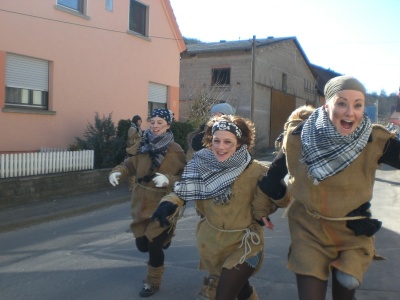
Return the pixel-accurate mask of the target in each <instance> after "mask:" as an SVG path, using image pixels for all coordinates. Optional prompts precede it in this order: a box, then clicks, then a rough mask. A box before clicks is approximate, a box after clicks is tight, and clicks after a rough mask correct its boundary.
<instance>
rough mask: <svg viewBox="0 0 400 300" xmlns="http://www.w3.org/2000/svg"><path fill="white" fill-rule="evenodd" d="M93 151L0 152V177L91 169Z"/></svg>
mask: <svg viewBox="0 0 400 300" xmlns="http://www.w3.org/2000/svg"><path fill="white" fill-rule="evenodd" d="M93 165H94V151H93V150H82V151H65V150H62V151H60V150H58V151H54V150H53V151H51V150H43V149H42V151H41V152H33V153H13V154H0V178H9V177H20V176H31V175H42V174H51V173H62V172H71V171H79V170H91V169H93Z"/></svg>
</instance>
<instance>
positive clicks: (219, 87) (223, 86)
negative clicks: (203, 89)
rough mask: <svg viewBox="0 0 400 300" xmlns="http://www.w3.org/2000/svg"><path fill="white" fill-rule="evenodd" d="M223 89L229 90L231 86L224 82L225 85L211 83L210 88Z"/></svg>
mask: <svg viewBox="0 0 400 300" xmlns="http://www.w3.org/2000/svg"><path fill="white" fill-rule="evenodd" d="M214 89H215V90H225V91H230V90H231V86H230V85H228V84H226V85H211V86H210V90H214Z"/></svg>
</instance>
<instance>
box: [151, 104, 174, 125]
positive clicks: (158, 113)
mask: <svg viewBox="0 0 400 300" xmlns="http://www.w3.org/2000/svg"><path fill="white" fill-rule="evenodd" d="M155 117H159V118H162V119H164V120H165V121H166V122H167V123H168V124H171V123H172V121H173V120H174V113H173V112H172V111H170V110H169V109H166V108H157V109H155V110H153V112H152V113H151V115H150V118H155Z"/></svg>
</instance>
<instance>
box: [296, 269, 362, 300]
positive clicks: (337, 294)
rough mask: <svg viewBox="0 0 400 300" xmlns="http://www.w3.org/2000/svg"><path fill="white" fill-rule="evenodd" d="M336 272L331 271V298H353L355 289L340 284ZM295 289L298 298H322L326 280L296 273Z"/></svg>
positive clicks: (345, 299) (326, 285)
mask: <svg viewBox="0 0 400 300" xmlns="http://www.w3.org/2000/svg"><path fill="white" fill-rule="evenodd" d="M335 273H336V272H332V299H333V300H353V299H354V295H355V293H356V290H355V289H354V290H349V289H347V288H345V287H343V286H341V285H340V283H339V282H338V280H337V279H336V275H335ZM296 279H297V290H298V293H299V300H324V299H325V297H326V290H327V287H328V281H325V280H321V279H318V278H316V277H312V276H305V275H298V274H296Z"/></svg>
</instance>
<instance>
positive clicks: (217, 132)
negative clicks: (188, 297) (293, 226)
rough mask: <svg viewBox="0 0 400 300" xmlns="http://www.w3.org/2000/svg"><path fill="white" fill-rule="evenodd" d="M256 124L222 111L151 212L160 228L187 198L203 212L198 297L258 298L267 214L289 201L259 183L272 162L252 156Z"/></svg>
mask: <svg viewBox="0 0 400 300" xmlns="http://www.w3.org/2000/svg"><path fill="white" fill-rule="evenodd" d="M254 141H255V129H254V124H253V123H252V122H251V121H250V120H247V119H244V118H241V117H238V116H233V115H224V116H221V117H215V118H213V119H212V120H210V121H209V122H208V124H207V126H206V130H205V133H204V142H205V143H204V144H205V148H204V149H202V150H199V151H198V152H196V153H194V155H193V158H192V160H190V161H189V162H188V164H187V165H186V167H185V169H184V171H183V174H182V178H181V180H180V181H178V182H176V183H175V186H174V192H172V193H170V194H169V195H167V196H165V197H164V198H163V199H162V200H161V203H160V205H159V207H158V208H157V210H156V211H155V212H154V214H153V216H152V217H151V219H152V220H155V222H154V223H155V224H160V226H161V228H163V226H165V225H167V224H168V222H169V220H170V219H169V217H168V216H172V217H174V216H175V214H176V211H178V210H179V208H180V207H182V206H183V205H185V203H186V202H190V201H195V204H196V210H197V212H198V214H199V215H200V216H201V219H200V221H199V224H198V225H197V230H196V239H197V249H198V252H199V256H200V265H199V267H200V269H203V270H207V271H208V274H209V276H208V277H206V278H204V281H203V287H202V289H201V290H200V292H199V294H198V298H197V299H212V300H214V299H218V300H222V299H226V300H231V299H240V300H242V299H252V300H254V299H258V297H257V293H256V291H255V289H254V288H253V287H252V286H251V285H250V282H249V278H250V277H251V276H253V275H254V274H255V273H256V272H257V271H259V270H260V268H261V265H262V262H263V257H264V230H263V227H264V226H266V227H267V228H269V229H272V228H273V224H272V223H271V222H270V220H269V218H268V216H269V215H270V214H272V213H273V212H275V211H276V210H277V209H278V207H284V206H286V204H287V203H288V201H289V198H288V197H285V195H282V197H281V199H277V200H275V201H272V200H271V199H270V198H269V197H267V196H266V195H265V194H264V193H262V192H261V191H260V190H259V188H258V186H257V183H258V180H259V179H260V178H261V177H262V175H263V174H265V172H266V171H267V170H268V166H267V165H265V164H263V163H261V162H259V161H257V160H254V159H253V158H252V157H251V155H250V153H249V149H250V148H251V147H253V146H254Z"/></svg>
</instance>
